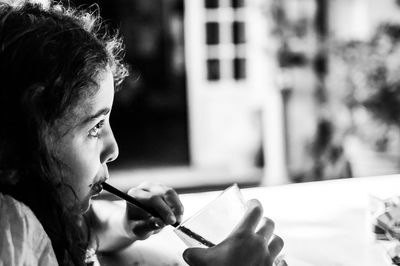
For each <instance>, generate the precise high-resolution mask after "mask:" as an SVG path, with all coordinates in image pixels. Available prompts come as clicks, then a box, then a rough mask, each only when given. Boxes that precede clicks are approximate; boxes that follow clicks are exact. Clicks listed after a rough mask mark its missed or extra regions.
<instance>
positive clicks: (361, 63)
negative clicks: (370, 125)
mask: <svg viewBox="0 0 400 266" xmlns="http://www.w3.org/2000/svg"><path fill="white" fill-rule="evenodd" d="M333 55H335V56H337V57H338V58H340V59H341V60H343V62H344V64H345V65H346V66H347V75H346V82H347V84H346V85H347V89H348V90H347V94H346V97H345V103H346V105H347V106H348V107H349V108H350V109H352V108H354V107H357V106H363V107H365V108H366V109H367V110H368V111H369V112H370V113H371V114H372V115H373V117H375V118H377V119H378V120H381V121H383V122H384V123H385V124H387V125H395V126H397V127H400V75H399V73H400V25H396V24H383V25H381V26H380V27H378V29H377V31H376V33H375V34H374V36H373V38H371V40H369V41H365V42H361V41H349V42H346V43H339V44H336V45H334V48H333Z"/></svg>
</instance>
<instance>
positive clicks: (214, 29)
mask: <svg viewBox="0 0 400 266" xmlns="http://www.w3.org/2000/svg"><path fill="white" fill-rule="evenodd" d="M206 43H207V44H218V43H219V25H218V23H217V22H207V23H206Z"/></svg>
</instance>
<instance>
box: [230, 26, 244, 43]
mask: <svg viewBox="0 0 400 266" xmlns="http://www.w3.org/2000/svg"><path fill="white" fill-rule="evenodd" d="M232 42H233V43H234V44H240V43H245V42H246V39H245V27H244V22H238V21H234V22H233V23H232Z"/></svg>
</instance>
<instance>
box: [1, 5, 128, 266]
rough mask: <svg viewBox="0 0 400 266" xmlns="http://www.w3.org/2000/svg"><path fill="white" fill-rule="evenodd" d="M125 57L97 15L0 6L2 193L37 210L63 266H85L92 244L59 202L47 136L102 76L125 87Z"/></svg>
mask: <svg viewBox="0 0 400 266" xmlns="http://www.w3.org/2000/svg"><path fill="white" fill-rule="evenodd" d="M122 51H123V47H122V41H121V39H120V38H119V37H118V34H117V33H113V34H111V33H109V31H108V30H107V29H106V28H105V27H104V25H102V21H101V19H100V17H99V16H98V12H96V11H95V12H92V13H89V12H87V11H84V10H78V9H72V8H64V7H62V6H61V5H59V4H54V5H50V6H49V7H43V6H41V5H39V4H30V3H20V4H10V3H0V81H1V84H0V121H2V122H1V123H2V125H1V126H0V192H1V193H6V194H10V195H11V196H13V197H14V198H16V199H18V200H20V201H22V202H23V203H25V204H26V205H28V206H29V207H30V208H31V209H32V210H33V212H34V213H35V215H36V216H37V218H38V219H39V221H40V222H41V223H42V225H43V227H44V229H45V231H46V233H47V234H48V236H49V237H50V239H51V241H52V245H53V248H54V251H55V254H56V256H57V260H58V262H59V264H60V265H71V264H73V265H84V259H83V258H84V253H85V249H86V247H87V239H85V236H84V234H83V232H82V230H81V229H80V227H79V226H78V222H79V219H80V218H81V217H77V216H73V215H72V214H70V213H69V212H68V210H67V208H66V206H65V204H64V203H63V202H62V201H61V198H60V195H59V192H58V191H59V187H60V186H62V185H63V184H62V182H61V183H60V182H59V183H57V182H55V181H54V180H57V179H56V178H55V177H54V171H53V172H52V170H51V167H50V166H51V164H53V163H54V158H52V155H51V153H50V152H49V148H48V147H46V145H45V143H46V142H45V139H44V138H45V134H44V132H45V129H46V128H47V127H51V126H52V125H53V124H54V123H55V121H56V120H57V119H59V118H62V117H65V116H68V115H70V111H71V110H72V109H73V108H74V107H75V106H77V105H78V104H79V103H81V101H83V100H85V99H86V98H87V97H89V96H91V95H93V94H94V93H96V91H97V89H98V84H97V83H96V77H97V76H98V74H99V73H100V72H101V71H104V70H105V69H107V68H110V69H111V70H112V73H113V75H114V81H115V87H116V88H117V87H118V86H119V85H120V84H121V82H122V81H123V79H124V78H125V77H126V76H127V75H128V70H127V67H126V66H125V65H124V64H123V62H122V59H121V58H122V56H123V55H122ZM77 240H78V241H77Z"/></svg>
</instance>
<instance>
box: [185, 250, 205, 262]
mask: <svg viewBox="0 0 400 266" xmlns="http://www.w3.org/2000/svg"><path fill="white" fill-rule="evenodd" d="M206 251H207V249H205V248H188V249H186V250H185V251H184V252H183V255H182V256H183V259H184V260H185V261H186V263H187V264H189V265H193V266H196V265H203V264H204V263H203V260H204V258H205V255H206Z"/></svg>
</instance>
